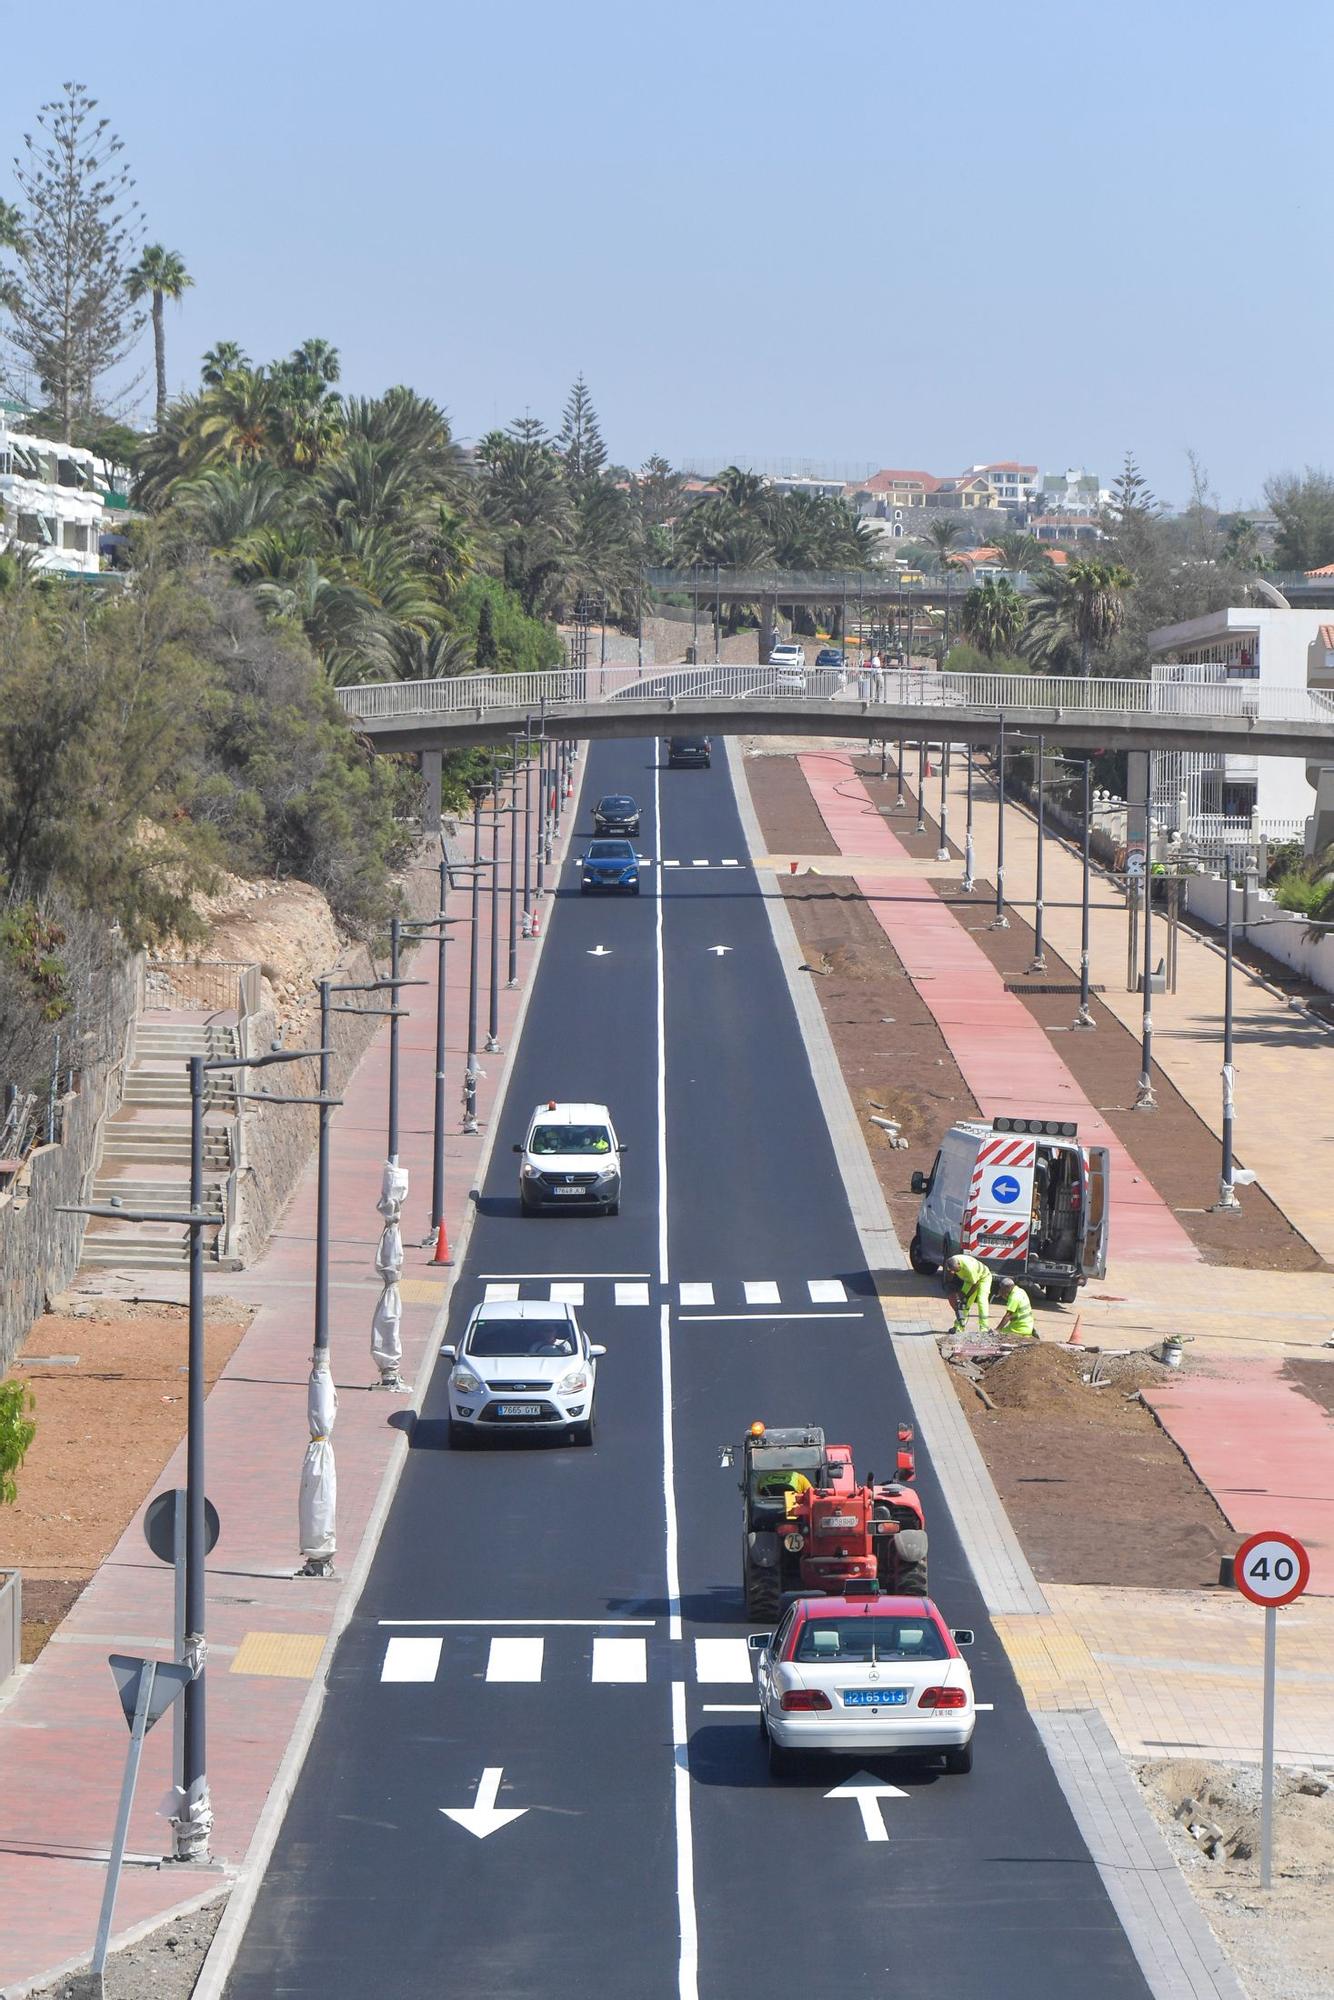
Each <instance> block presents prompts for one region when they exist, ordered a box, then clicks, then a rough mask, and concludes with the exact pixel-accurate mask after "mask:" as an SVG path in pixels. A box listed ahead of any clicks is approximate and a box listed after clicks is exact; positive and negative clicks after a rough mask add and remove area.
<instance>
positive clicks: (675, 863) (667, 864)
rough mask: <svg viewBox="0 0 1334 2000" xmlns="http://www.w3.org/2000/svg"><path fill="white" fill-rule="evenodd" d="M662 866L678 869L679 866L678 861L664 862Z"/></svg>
mask: <svg viewBox="0 0 1334 2000" xmlns="http://www.w3.org/2000/svg"><path fill="white" fill-rule="evenodd" d="M662 865H663V867H664V868H679V867H680V866H681V864H680V862H679V861H664V862H663V864H662Z"/></svg>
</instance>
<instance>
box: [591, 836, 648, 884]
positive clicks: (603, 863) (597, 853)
mask: <svg viewBox="0 0 1334 2000" xmlns="http://www.w3.org/2000/svg"><path fill="white" fill-rule="evenodd" d="M590 889H628V890H629V892H630V894H631V895H632V896H637V895H638V894H639V856H638V855H637V854H636V853H635V850H634V844H633V842H631V841H628V840H594V841H591V842H590V843H589V848H588V852H587V854H585V856H584V859H583V865H582V867H581V869H580V875H579V894H580V895H581V896H586V895H587V894H588V892H589V890H590Z"/></svg>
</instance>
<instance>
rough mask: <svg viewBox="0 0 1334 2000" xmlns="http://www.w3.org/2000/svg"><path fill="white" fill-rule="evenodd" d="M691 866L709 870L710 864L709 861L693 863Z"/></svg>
mask: <svg viewBox="0 0 1334 2000" xmlns="http://www.w3.org/2000/svg"><path fill="white" fill-rule="evenodd" d="M690 865H691V867H692V868H707V867H708V865H709V864H708V862H707V861H692V862H691V864H690Z"/></svg>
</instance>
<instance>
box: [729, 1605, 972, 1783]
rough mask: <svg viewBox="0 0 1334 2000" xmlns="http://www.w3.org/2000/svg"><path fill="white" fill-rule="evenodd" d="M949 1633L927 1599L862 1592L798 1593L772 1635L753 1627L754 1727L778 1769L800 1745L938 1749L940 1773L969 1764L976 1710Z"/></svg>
mask: <svg viewBox="0 0 1334 2000" xmlns="http://www.w3.org/2000/svg"><path fill="white" fill-rule="evenodd" d="M972 1638H973V1635H972V1633H971V1632H970V1631H965V1630H960V1631H958V1632H952V1631H951V1630H950V1628H949V1626H948V1625H946V1623H945V1621H944V1619H943V1618H942V1617H941V1615H940V1613H939V1612H938V1611H937V1609H936V1607H935V1605H934V1604H932V1602H931V1601H930V1599H929V1598H925V1597H882V1596H881V1595H880V1594H879V1592H878V1591H877V1590H876V1589H875V1586H874V1585H871V1586H870V1588H869V1589H868V1590H867V1592H866V1593H865V1594H857V1595H851V1594H850V1595H848V1596H846V1597H799V1598H797V1599H796V1600H795V1601H794V1602H793V1603H791V1604H789V1605H788V1608H787V1610H786V1612H785V1613H784V1615H783V1617H782V1618H781V1620H780V1621H779V1625H778V1629H777V1630H776V1631H774V1632H755V1633H752V1635H751V1638H750V1647H751V1650H752V1652H756V1653H758V1654H759V1669H758V1680H759V1695H760V1728H761V1729H762V1731H763V1732H764V1735H765V1738H766V1739H767V1741H768V1745H769V1768H770V1770H771V1771H772V1772H773V1773H774V1775H775V1776H781V1775H782V1774H783V1773H784V1772H785V1771H786V1770H788V1769H789V1768H790V1766H791V1763H792V1760H793V1757H794V1756H795V1755H796V1754H797V1753H799V1752H801V1751H803V1750H819V1751H824V1752H826V1753H827V1752H829V1751H834V1752H838V1753H843V1752H846V1753H847V1754H848V1755H849V1756H856V1757H862V1756H866V1755H867V1754H868V1753H877V1754H883V1753H884V1752H886V1751H898V1752H901V1753H903V1754H905V1755H917V1756H924V1755H931V1754H943V1756H944V1759H945V1769H946V1770H947V1771H956V1772H963V1771H970V1770H971V1769H972V1767H973V1727H974V1724H975V1722H976V1719H977V1710H976V1707H975V1705H974V1701H973V1682H972V1676H971V1675H970V1674H969V1671H968V1667H967V1663H966V1662H965V1660H964V1658H963V1656H962V1654H961V1653H960V1651H959V1647H960V1646H961V1645H964V1646H966V1645H971V1643H972Z"/></svg>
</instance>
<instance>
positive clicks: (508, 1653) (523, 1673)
mask: <svg viewBox="0 0 1334 2000" xmlns="http://www.w3.org/2000/svg"><path fill="white" fill-rule="evenodd" d="M546 1643H547V1642H546V1640H545V1639H493V1640H492V1641H491V1651H490V1653H489V1654H488V1655H487V1661H486V1678H487V1679H488V1680H489V1681H540V1680H541V1678H542V1654H543V1652H544V1650H545V1648H546Z"/></svg>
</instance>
